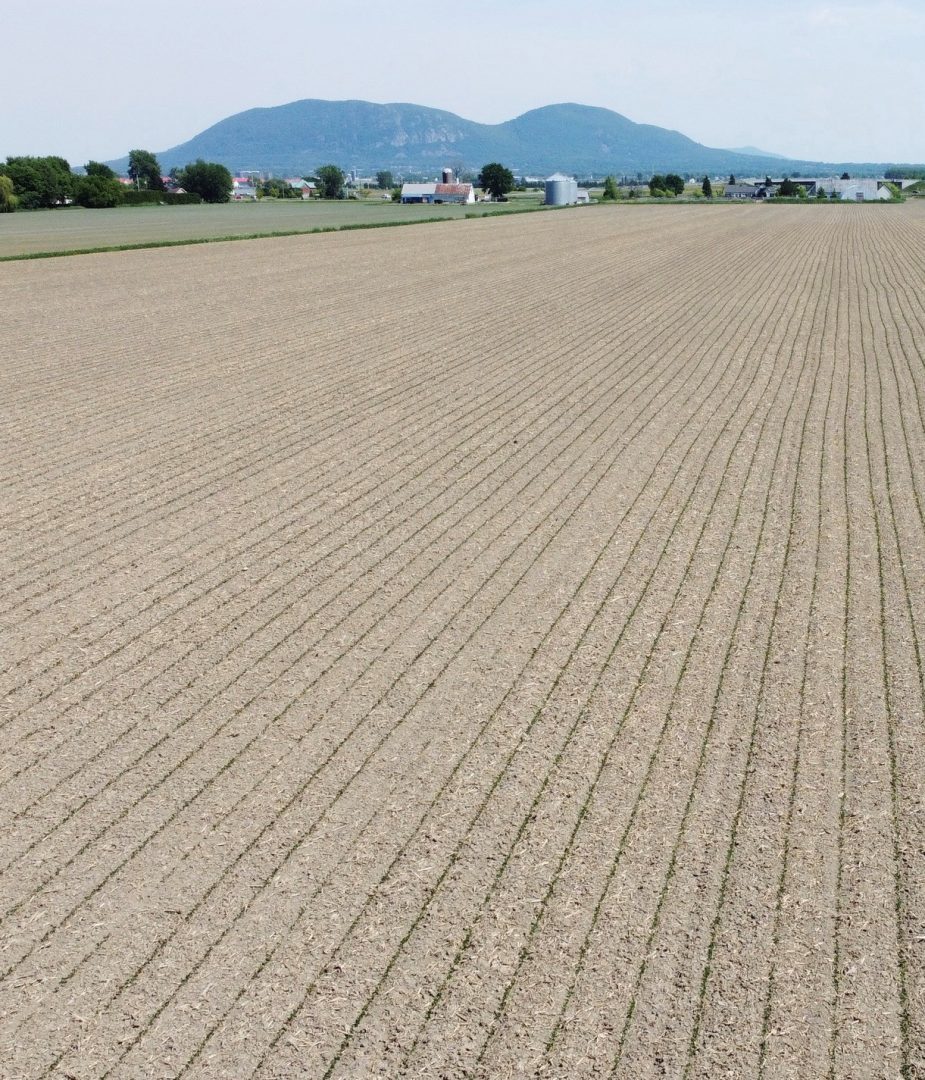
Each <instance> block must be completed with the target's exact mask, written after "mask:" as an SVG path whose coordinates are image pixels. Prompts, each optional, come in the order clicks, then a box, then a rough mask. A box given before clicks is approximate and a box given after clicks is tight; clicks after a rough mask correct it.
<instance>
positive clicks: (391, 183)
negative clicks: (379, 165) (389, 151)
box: [376, 169, 395, 191]
mask: <svg viewBox="0 0 925 1080" xmlns="http://www.w3.org/2000/svg"><path fill="white" fill-rule="evenodd" d="M376 187H377V188H379V190H380V191H388V190H390V189H391V188H393V187H395V178H394V177H393V176H392V174H391V173H390V172H389V170H388V169H380V170H379V171H378V172H377V173H376Z"/></svg>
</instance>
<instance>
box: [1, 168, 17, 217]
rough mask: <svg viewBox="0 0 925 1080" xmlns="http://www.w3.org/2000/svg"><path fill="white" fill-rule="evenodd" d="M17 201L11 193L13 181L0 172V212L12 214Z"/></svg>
mask: <svg viewBox="0 0 925 1080" xmlns="http://www.w3.org/2000/svg"><path fill="white" fill-rule="evenodd" d="M18 203H19V200H18V199H17V198H16V196H15V195H14V194H13V181H12V180H11V179H10V178H9V177H8V176H4V175H3V173H0V214H12V213H13V211H14V210H15V209H16V206H17V204H18Z"/></svg>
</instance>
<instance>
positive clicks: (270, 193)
mask: <svg viewBox="0 0 925 1080" xmlns="http://www.w3.org/2000/svg"><path fill="white" fill-rule="evenodd" d="M260 194H261V195H263V196H264V198H270V199H300V198H301V197H302V196H301V194H300V193H299V192H298V191H296V190H295V188H293V187H292V185H291V184H289V182H288V181H286V180H281V179H280V178H279V177H277V176H271V177H269V178H268V179H267V180H264V182H263V183H262V184H261V185H260Z"/></svg>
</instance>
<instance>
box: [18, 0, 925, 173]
mask: <svg viewBox="0 0 925 1080" xmlns="http://www.w3.org/2000/svg"><path fill="white" fill-rule="evenodd" d="M432 11H438V12H440V13H441V14H440V15H439V16H437V17H431V16H430V15H429V12H432ZM923 61H925V0H850V2H840V0H770V2H769V3H763V4H753V3H750V2H748V0H743V2H741V3H739V2H736V0H722V2H719V0H699V2H698V0H636V2H633V3H625V2H623V0H574V2H567V0H555V2H553V0H530V2H526V3H524V2H521V0H507V2H505V0H498V2H497V3H486V2H484V0H468V2H465V0H456V2H455V3H443V4H440V3H438V4H436V5H434V4H431V3H422V4H418V3H414V2H413V0H383V2H381V3H376V0H329V2H328V3H323V4H322V3H316V2H314V0H283V2H282V3H264V2H260V0H251V2H248V3H240V2H236V0H225V2H223V3H218V2H215V0H199V2H198V3H192V4H183V3H177V4H173V5H170V4H167V5H159V6H158V5H156V6H155V7H152V5H151V4H145V3H141V2H139V3H137V4H133V3H132V0H86V2H85V3H83V4H76V3H74V2H73V0H67V2H64V0H45V2H43V3H17V4H10V5H8V6H7V7H6V9H5V10H4V13H3V33H2V37H0V93H2V98H0V100H2V101H3V102H4V108H3V109H2V111H0V158H2V157H5V156H6V155H7V154H28V153H32V154H47V153H60V154H63V155H64V156H65V157H67V158H68V159H69V160H70V161H71V163H72V164H81V163H83V162H84V161H85V160H86V159H87V158H89V157H93V158H97V159H107V158H113V157H117V156H120V155H122V154H124V153H126V151H127V150H129V149H130V148H131V147H135V146H139V147H144V148H147V149H151V150H155V151H159V150H164V149H167V148H168V147H170V146H174V145H176V144H177V143H180V142H183V141H185V140H186V139H188V138H190V137H191V136H192V135H194V134H196V133H197V132H199V131H201V130H202V129H203V128H205V127H208V126H209V125H210V124H212V123H215V122H216V121H217V120H221V119H223V118H224V117H226V116H229V115H231V114H232V113H235V112H240V111H241V110H243V109H247V108H250V107H252V106H255V105H279V104H282V103H284V102H287V101H293V100H296V99H298V98H306V97H323V98H334V99H339V98H363V99H366V100H369V101H411V102H415V103H417V104H420V105H431V106H434V107H437V108H443V109H449V110H450V111H452V112H456V113H459V114H461V115H462V116H465V117H467V118H469V119H472V120H479V121H483V122H489V123H490V122H497V121H500V120H505V119H510V118H511V117H514V116H516V115H518V114H519V113H522V112H525V111H526V110H527V109H531V108H535V107H537V106H539V105H546V104H551V103H554V102H560V101H577V102H581V103H583V104H587V105H601V106H604V107H605V108H609V109H614V110H616V111H617V112H621V113H623V114H624V115H626V116H628V117H629V118H630V119H632V120H636V121H638V122H644V123H652V124H659V125H661V126H664V127H670V128H675V129H677V130H679V131H682V132H684V134H686V135H689V136H690V137H691V138H694V139H697V140H698V141H699V142H703V143H706V144H707V145H710V146H727V147H732V146H740V145H744V144H748V143H750V144H753V145H756V146H759V147H761V148H763V149H765V150H770V151H775V152H778V153H782V154H787V155H792V156H794V157H806V158H821V159H826V160H833V161H835V160H837V161H848V160H852V161H873V160H876V161H888V160H890V161H917V162H923V161H925V85H923V84H925V63H923Z"/></svg>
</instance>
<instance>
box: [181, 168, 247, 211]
mask: <svg viewBox="0 0 925 1080" xmlns="http://www.w3.org/2000/svg"><path fill="white" fill-rule="evenodd" d="M177 181H178V182H179V184H180V186H181V187H183V188H185V189H186V190H187V191H190V192H192V193H193V194H194V195H199V196H200V197H201V198H202V201H203V202H207V203H223V202H228V200H229V199H230V198H231V192H232V190H233V184H232V181H231V173H230V172H229V171H228V170H227V169H226V168H225V166H224V165H218V164H217V163H216V162H214V161H203V160H202V158H197V159H196V161H194V162H193V163H192V165H187V166H186V168H185V169H181V170H180V172H179V173H178V174H177Z"/></svg>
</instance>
